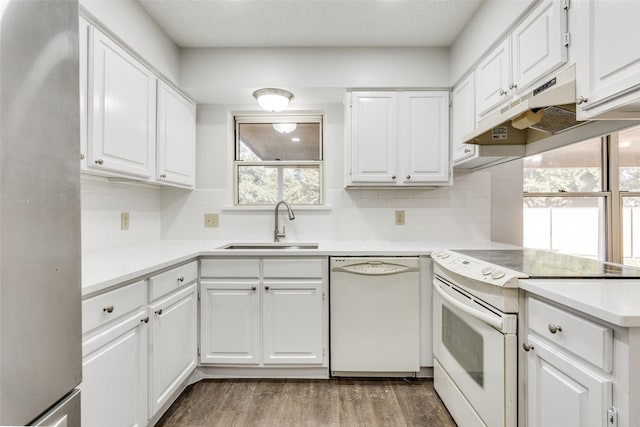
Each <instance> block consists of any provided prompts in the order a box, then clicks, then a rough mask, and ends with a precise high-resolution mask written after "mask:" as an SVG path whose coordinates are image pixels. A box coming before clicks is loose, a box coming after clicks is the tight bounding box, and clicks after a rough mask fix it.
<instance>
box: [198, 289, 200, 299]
mask: <svg viewBox="0 0 640 427" xmlns="http://www.w3.org/2000/svg"><path fill="white" fill-rule="evenodd" d="M198 301H200V289H198Z"/></svg>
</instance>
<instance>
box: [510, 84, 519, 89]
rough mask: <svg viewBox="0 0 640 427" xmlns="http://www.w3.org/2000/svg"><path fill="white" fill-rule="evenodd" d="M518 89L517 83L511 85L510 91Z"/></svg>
mask: <svg viewBox="0 0 640 427" xmlns="http://www.w3.org/2000/svg"><path fill="white" fill-rule="evenodd" d="M517 87H518V85H517V84H515V83H511V84H510V85H509V89H511V90H513V89H515V88H517Z"/></svg>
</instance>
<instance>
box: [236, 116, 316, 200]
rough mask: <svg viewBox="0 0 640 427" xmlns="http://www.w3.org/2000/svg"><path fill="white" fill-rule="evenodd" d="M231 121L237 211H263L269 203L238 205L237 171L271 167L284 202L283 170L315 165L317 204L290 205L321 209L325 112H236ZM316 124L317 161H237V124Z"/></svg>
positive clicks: (238, 131) (238, 125)
mask: <svg viewBox="0 0 640 427" xmlns="http://www.w3.org/2000/svg"><path fill="white" fill-rule="evenodd" d="M232 120H233V129H234V131H233V157H232V158H233V167H232V173H233V178H232V182H233V206H234V207H238V208H263V207H271V206H272V205H270V204H260V205H258V204H240V192H239V186H238V184H239V170H240V167H241V166H265V167H274V168H276V169H277V171H278V196H277V199H278V200H283V194H282V193H283V190H284V185H283V181H284V173H283V171H284V169H286V168H295V167H308V166H317V167H318V171H319V186H320V194H319V203H318V204H313V205H299V204H293V203H292V204H291V206H294V207H298V208H300V207H302V208H323V207H325V200H326V198H325V192H326V186H325V173H324V137H325V123H326V117H325V114H324V113H317V112H308V111H305V112H299V113H291V112H288V113H286V114H277V113H266V112H265V113H264V114H257V113H255V112H247V113H243V112H236V113H233V115H232ZM292 122H293V123H318V124H319V125H320V126H319V135H318V140H319V147H318V149H319V153H318V154H319V158H320V159H319V160H261V161H246V160H239V158H240V124H247V123H271V124H275V123H292Z"/></svg>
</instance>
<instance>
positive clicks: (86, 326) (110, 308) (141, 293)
mask: <svg viewBox="0 0 640 427" xmlns="http://www.w3.org/2000/svg"><path fill="white" fill-rule="evenodd" d="M145 285H146V282H145V281H144V280H141V281H139V282H136V283H132V284H130V285H127V286H123V287H122V288H118V289H115V290H113V291H110V292H107V293H104V294H102V295H98V296H95V297H93V298H89V299H87V300H84V301H82V333H86V332H88V331H90V330H91V329H94V328H96V327H98V326H101V325H104V324H105V323H108V322H110V321H111V320H113V319H116V318H118V317H120V316H122V315H124V314H127V313H129V312H131V311H133V310H135V309H136V308H138V307H141V306H142V305H144V304H145V303H146V292H145V290H146V286H145Z"/></svg>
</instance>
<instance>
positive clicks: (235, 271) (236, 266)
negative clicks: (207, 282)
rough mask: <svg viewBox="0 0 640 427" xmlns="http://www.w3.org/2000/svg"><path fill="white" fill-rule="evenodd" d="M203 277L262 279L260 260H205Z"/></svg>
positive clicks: (202, 263) (201, 270)
mask: <svg viewBox="0 0 640 427" xmlns="http://www.w3.org/2000/svg"><path fill="white" fill-rule="evenodd" d="M200 276H201V277H260V260H258V259H203V260H202V261H200Z"/></svg>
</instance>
